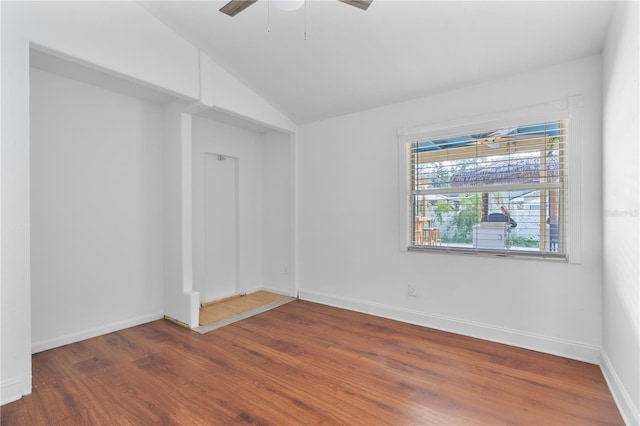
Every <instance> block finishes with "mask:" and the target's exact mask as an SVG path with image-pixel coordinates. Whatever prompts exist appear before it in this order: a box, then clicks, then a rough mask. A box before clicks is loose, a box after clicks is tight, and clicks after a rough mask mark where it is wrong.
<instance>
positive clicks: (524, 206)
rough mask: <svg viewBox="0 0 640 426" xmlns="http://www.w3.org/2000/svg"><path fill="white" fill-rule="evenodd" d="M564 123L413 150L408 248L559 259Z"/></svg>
mask: <svg viewBox="0 0 640 426" xmlns="http://www.w3.org/2000/svg"><path fill="white" fill-rule="evenodd" d="M566 124H567V123H566V122H565V121H559V122H552V123H542V124H532V125H525V126H521V127H518V128H513V129H498V130H494V131H492V132H487V133H482V134H471V135H461V136H458V137H451V138H446V139H437V140H428V141H416V142H414V143H412V144H411V146H410V149H409V156H410V158H409V165H410V173H411V176H410V189H411V205H412V212H411V216H412V217H411V220H412V224H413V239H412V242H411V244H412V245H414V246H429V247H434V248H446V249H462V250H469V249H471V250H499V251H509V252H523V253H564V247H563V246H564V243H563V242H564V241H565V238H564V237H563V236H564V235H566V232H565V230H564V228H565V226H564V224H565V220H564V218H565V215H566V207H565V203H564V200H565V199H566V194H565V188H566V177H565V176H566V175H565V173H564V169H565V166H566V163H567V150H566V146H565V140H566Z"/></svg>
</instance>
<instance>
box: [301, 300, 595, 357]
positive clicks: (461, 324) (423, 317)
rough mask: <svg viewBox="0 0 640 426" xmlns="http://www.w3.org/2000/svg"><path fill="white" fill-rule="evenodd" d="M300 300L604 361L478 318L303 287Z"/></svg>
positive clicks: (576, 346) (573, 346)
mask: <svg viewBox="0 0 640 426" xmlns="http://www.w3.org/2000/svg"><path fill="white" fill-rule="evenodd" d="M300 299H302V300H308V301H310V302H317V303H322V304H324V305H330V306H335V307H338V308H344V309H349V310H352V311H357V312H362V313H365V314H371V315H375V316H379V317H383V318H389V319H393V320H397V321H402V322H406V323H410V324H416V325H420V326H424V327H429V328H434V329H437V330H442V331H448V332H451V333H456V334H461V335H464V336H469V337H476V338H479V339H483V340H489V341H492V342H497V343H504V344H506V345H511V346H517V347H520V348H524V349H531V350H534V351H538V352H544V353H548V354H551V355H558V356H561V357H565V358H570V359H575V360H578V361H585V362H589V363H591V364H599V363H600V348H599V347H596V346H590V345H585V344H582V343H578V342H573V341H569V340H564V339H558V338H556V337H550V336H543V335H538V334H533V333H527V332H523V331H520V330H514V329H509V328H505V327H496V326H493V325H491V324H484V323H480V322H476V321H467V320H461V319H458V318H453V317H448V316H445V315H438V314H429V313H425V312H420V311H414V310H411V309H405V308H398V307H395V306H388V305H382V304H377V303H371V302H366V301H362V300H358V299H351V298H346V297H336V296H333V295H328V294H323V293H319V292H314V291H308V290H300Z"/></svg>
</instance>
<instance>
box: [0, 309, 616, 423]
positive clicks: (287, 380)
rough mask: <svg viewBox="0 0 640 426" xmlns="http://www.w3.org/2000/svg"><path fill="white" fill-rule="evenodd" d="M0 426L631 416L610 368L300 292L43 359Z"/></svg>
mask: <svg viewBox="0 0 640 426" xmlns="http://www.w3.org/2000/svg"><path fill="white" fill-rule="evenodd" d="M33 384H34V390H33V394H32V395H29V396H27V397H25V398H23V399H21V400H20V401H16V402H14V403H11V404H7V405H5V406H3V407H2V408H1V411H0V416H1V423H2V425H45V424H64V425H89V424H109V425H114V424H117V425H127V424H135V425H142V424H144V425H148V424H180V425H201V424H223V425H230V424H265V425H267V424H274V425H307V424H319V423H323V424H341V425H344V424H347V425H373V424H376V425H380V424H386V425H416V424H423V425H424V424H447V425H459V424H481V425H499V424H525V425H534V424H535V425H590V424H593V425H595V424H597V425H621V424H623V421H622V418H621V417H620V414H619V412H618V410H617V408H616V406H615V404H614V402H613V399H612V397H611V394H610V392H609V390H608V388H607V385H606V384H605V381H604V378H603V376H602V374H601V372H600V369H599V368H598V367H597V366H596V365H591V364H586V363H582V362H578V361H572V360H568V359H564V358H559V357H555V356H552V355H546V354H542V353H538V352H533V351H528V350H524V349H518V348H514V347H510V346H506V345H500V344H496V343H490V342H486V341H482V340H478V339H473V338H468V337H462V336H459V335H454V334H450V333H445V332H441V331H436V330H432V329H428V328H423V327H419V326H414V325H410V324H404V323H400V322H396V321H391V320H386V319H382V318H377V317H373V316H369V315H364V314H359V313H355V312H351V311H347V310H342V309H336V308H332V307H328V306H323V305H319V304H314V303H310V302H304V301H294V302H291V303H288V304H286V305H283V306H280V307H278V308H276V309H273V310H270V311H268V312H266V313H263V314H260V315H257V316H254V317H251V318H249V319H246V320H244V321H240V322H237V323H235V324H232V325H229V326H226V327H223V328H220V329H218V330H215V331H212V332H210V333H207V334H198V333H195V332H193V331H191V330H188V329H185V328H182V327H179V326H177V325H175V324H173V323H171V322H169V321H164V320H161V321H155V322H151V323H149V324H145V325H142V326H138V327H133V328H129V329H126V330H122V331H119V332H116V333H111V334H108V335H105V336H101V337H97V338H94V339H89V340H85V341H82V342H79V343H75V344H71V345H67V346H64V347H61V348H57V349H53V350H49V351H45V352H41V353H38V354H35V355H34V356H33Z"/></svg>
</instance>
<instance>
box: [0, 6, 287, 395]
mask: <svg viewBox="0 0 640 426" xmlns="http://www.w3.org/2000/svg"><path fill="white" fill-rule="evenodd" d="M0 8H1V11H2V13H1V18H2V23H1V30H2V37H1V39H2V48H1V53H2V59H1V61H2V82H1V85H2V88H3V90H2V124H3V125H2V134H1V136H2V145H1V148H2V159H1V161H2V164H1V167H0V170H1V171H2V178H1V179H0V180H1V182H2V192H1V195H2V202H1V206H2V212H1V215H0V217H1V218H2V223H1V228H2V248H1V250H0V251H1V253H2V258H1V263H2V269H1V273H2V275H1V277H0V278H1V281H2V312H1V314H2V321H1V324H2V332H1V336H2V347H1V354H0V355H1V359H2V363H1V372H0V373H1V374H0V393H1V396H0V403H2V404H4V403H7V402H10V401H12V400H15V399H17V398H19V397H20V396H22V395H26V394H28V393H30V391H31V312H30V306H31V294H30V288H31V277H30V271H31V265H30V223H31V221H30V217H29V215H30V205H29V203H30V201H29V198H30V194H29V186H30V185H29V172H30V171H29V162H30V159H29V48H30V46H34V47H36V48H37V49H38V50H41V51H44V52H47V53H49V54H51V55H54V56H58V57H60V58H63V59H66V60H69V61H72V62H76V63H79V64H81V65H85V66H87V67H90V68H93V69H95V70H97V71H100V72H104V73H107V74H110V75H112V76H116V77H121V78H124V79H126V80H128V81H130V82H133V83H135V84H139V85H142V86H144V87H147V88H151V89H153V90H158V91H160V92H162V93H163V94H169V95H172V96H175V97H177V98H180V99H183V100H185V101H189V102H191V103H192V105H191V106H193V105H194V104H196V106H198V107H200V108H204V107H206V106H210V105H209V103H212V99H214V97H215V93H212V92H213V91H215V90H216V88H219V86H220V85H221V84H227V83H230V84H232V85H233V89H234V90H235V91H237V95H238V96H237V97H234V94H233V92H231V93H230V92H229V91H225V92H224V93H225V98H224V99H219V100H218V101H220V103H223V104H224V105H222V106H221V107H219V108H221V109H222V110H223V112H224V110H225V107H231V106H233V108H234V109H233V111H230V112H231V113H232V114H233V116H234V117H235V119H236V120H237V121H239V122H243V120H244V121H248V122H250V123H251V124H252V125H253V124H256V123H257V124H259V125H261V126H266V127H267V128H271V129H281V130H285V131H287V132H292V131H295V125H294V124H293V123H291V121H290V120H288V119H287V118H286V117H285V116H284V115H283V114H281V113H279V111H277V110H275V109H274V108H273V107H272V106H270V105H268V104H267V103H265V102H264V101H263V100H261V99H259V98H258V97H257V96H256V95H255V94H253V93H249V91H247V90H246V88H244V87H243V86H242V85H239V84H238V83H237V81H236V80H235V79H234V78H233V77H232V76H230V75H228V74H224V73H222V74H224V75H222V77H219V76H218V77H217V75H218V74H220V73H216V72H215V70H216V69H217V68H216V66H215V64H213V63H210V61H209V62H207V64H205V66H203V67H202V68H201V65H202V64H201V62H200V59H202V55H201V52H199V51H198V50H197V49H196V48H195V47H194V46H192V45H190V44H189V43H188V42H186V41H185V40H183V39H182V38H180V37H179V36H178V35H177V34H176V33H175V32H174V31H172V30H171V29H169V28H168V27H166V26H165V25H164V24H162V23H161V22H159V21H158V20H157V19H155V18H154V17H152V16H151V15H150V14H149V13H148V12H146V11H145V10H144V9H143V8H142V7H141V6H140V5H139V4H137V3H135V2H0ZM205 59H206V58H205ZM205 62H206V60H205ZM201 71H204V72H205V73H209V74H206V75H205V74H203V75H201V74H200V72H201ZM210 75H213V77H211V78H210ZM205 99H206V100H207V102H209V103H207V102H203V100H205ZM225 99H226V100H227V101H225ZM237 99H241V103H240V104H239V103H238V102H236V100H237ZM243 103H244V104H243ZM185 121H190V115H188V114H186V115H185V114H183V113H182V112H180V111H179V109H177V107H174V106H171V107H168V108H165V118H164V123H163V124H164V133H165V134H167V133H170V134H169V136H170V137H172V136H176V138H175V139H171V140H170V139H167V138H166V137H165V138H164V142H165V147H171V148H173V147H177V148H178V149H180V150H183V149H186V150H188V148H190V146H191V145H190V142H191V141H190V130H191V129H190V127H191V126H190V125H189V126H185V125H184V122H185ZM187 127H188V128H189V129H188V130H189V132H186V128H187ZM187 133H189V134H187ZM186 138H189V140H188V141H186ZM186 142H188V143H186ZM174 144H175V146H174ZM190 157H191V156H190V153H189V160H190ZM183 159H184V156H181V157H180V158H179V163H175V164H174V163H172V164H170V166H171V172H172V173H173V172H176V173H177V174H178V176H179V182H178V187H177V189H176V188H175V187H173V186H170V187H169V188H168V189H166V188H165V196H166V195H169V196H170V198H171V199H170V200H169V202H168V203H177V204H178V206H179V208H178V211H173V210H171V209H168V210H167V209H166V208H165V210H164V216H165V221H166V222H165V228H164V234H165V235H164V237H165V238H174V240H175V241H176V244H174V246H175V247H171V248H169V249H168V250H167V252H166V253H165V254H170V253H174V254H176V256H178V258H177V259H174V258H171V259H169V260H171V262H170V264H169V265H168V266H167V268H165V274H169V275H171V274H173V275H171V277H170V278H172V279H171V280H167V279H166V277H163V278H164V282H165V292H164V295H165V306H164V308H165V313H166V314H167V315H169V316H173V317H175V318H177V319H179V320H181V321H183V322H185V323H189V324H190V325H195V324H196V323H197V294H195V293H194V292H193V291H191V269H190V268H191V266H190V264H191V253H190V250H191V235H190V230H191V205H190V202H191V200H190V194H191V191H190V189H191V187H190V179H187V178H186V176H191V169H190V164H189V163H190V161H185V162H184V164H183ZM165 165H166V164H165ZM185 166H186V167H185ZM187 169H188V170H187ZM164 177H165V182H167V181H168V176H166V175H165V176H164ZM174 190H176V191H174ZM165 207H166V205H165ZM167 213H169V214H167ZM167 221H168V222H167ZM186 228H188V229H189V232H186V231H185V230H186ZM172 244H173V243H172ZM165 248H166V244H165ZM173 249H175V250H173ZM165 260H167V259H165ZM259 263H260V262H259ZM173 278H176V279H175V280H174V279H173ZM167 283H170V284H172V286H170V288H169V290H170V292H167V291H166V289H167V285H168V284H167Z"/></svg>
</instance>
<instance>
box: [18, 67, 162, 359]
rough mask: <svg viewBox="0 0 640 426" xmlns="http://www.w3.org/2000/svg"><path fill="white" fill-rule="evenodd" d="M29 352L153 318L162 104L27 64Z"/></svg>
mask: <svg viewBox="0 0 640 426" xmlns="http://www.w3.org/2000/svg"><path fill="white" fill-rule="evenodd" d="M30 88H31V100H30V107H31V152H30V154H31V164H30V167H31V334H32V336H31V339H32V347H33V351H34V352H38V351H42V350H46V349H49V348H52V347H56V346H61V345H63V344H67V343H70V342H74V341H78V340H82V339H85V338H88V337H93V336H95V335H99V334H103V333H105V332H107V331H112V330H118V329H121V328H124V327H127V326H131V325H135V324H140V323H144V322H148V321H150V320H152V319H158V318H162V229H163V228H162V137H161V136H162V133H161V130H162V108H161V107H160V106H159V105H155V104H152V103H149V102H145V101H142V100H138V99H135V98H131V97H128V96H124V95H120V94H117V93H113V92H109V91H107V90H104V89H101V88H98V87H95V86H90V85H87V84H83V83H78V82H76V81H74V80H69V79H67V78H63V77H59V76H57V75H54V74H50V73H48V72H45V71H41V70H38V69H33V68H32V70H31V86H30Z"/></svg>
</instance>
